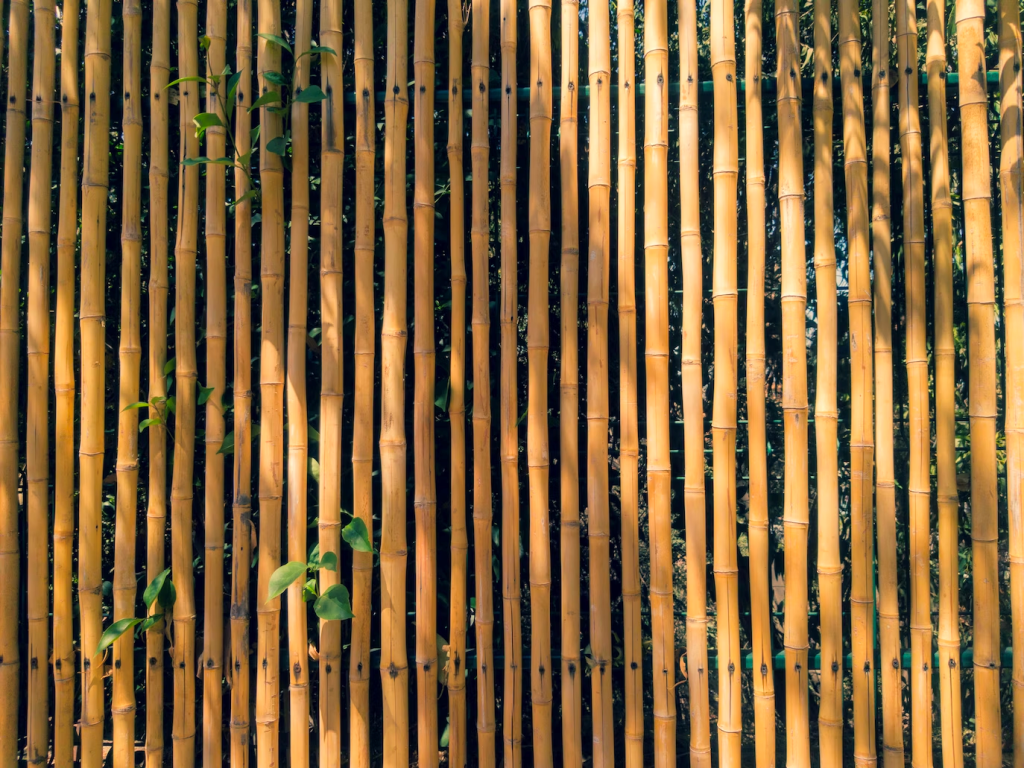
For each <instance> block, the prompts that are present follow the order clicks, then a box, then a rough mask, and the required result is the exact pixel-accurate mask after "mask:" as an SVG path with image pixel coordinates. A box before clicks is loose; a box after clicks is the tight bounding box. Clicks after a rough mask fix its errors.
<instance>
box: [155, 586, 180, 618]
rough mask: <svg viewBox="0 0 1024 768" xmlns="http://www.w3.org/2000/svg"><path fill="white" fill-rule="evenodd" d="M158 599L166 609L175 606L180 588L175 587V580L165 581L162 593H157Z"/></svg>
mask: <svg viewBox="0 0 1024 768" xmlns="http://www.w3.org/2000/svg"><path fill="white" fill-rule="evenodd" d="M156 601H157V602H158V603H160V606H161V607H162V608H163V609H164V610H165V611H169V610H171V608H172V607H174V604H175V603H176V602H177V601H178V590H177V589H175V588H174V582H173V581H171V580H170V579H168V580H167V581H165V582H164V586H163V588H162V589H161V590H160V594H159V595H157V598H156Z"/></svg>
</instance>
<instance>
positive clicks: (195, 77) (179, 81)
mask: <svg viewBox="0 0 1024 768" xmlns="http://www.w3.org/2000/svg"><path fill="white" fill-rule="evenodd" d="M205 82H206V78H205V77H199V76H198V75H190V76H189V77H179V78H178V79H177V80H171V82H169V83H168V84H167V85H165V86H164V90H165V91H166V90H167V89H168V88H173V87H174V86H176V85H181V84H182V83H205Z"/></svg>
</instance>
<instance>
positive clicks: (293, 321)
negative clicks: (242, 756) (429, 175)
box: [285, 0, 338, 768]
mask: <svg viewBox="0 0 1024 768" xmlns="http://www.w3.org/2000/svg"><path fill="white" fill-rule="evenodd" d="M312 32H313V3H312V2H311V1H310V0H301V2H298V3H296V6H295V41H294V48H293V50H294V52H295V57H296V59H295V70H296V71H295V90H296V91H297V92H298V93H301V92H302V91H303V90H305V89H306V88H308V87H309V69H310V64H311V62H312V58H311V57H310V56H303V55H302V54H303V53H306V52H308V51H309V46H310V38H311V36H312ZM291 111H292V113H291V131H292V187H291V192H292V199H291V240H290V251H291V252H290V254H289V255H290V260H289V265H288V266H289V276H288V291H289V293H288V339H287V371H286V374H285V375H286V381H287V385H286V387H285V390H286V395H285V397H286V407H287V418H288V424H287V439H288V470H287V471H288V560H289V561H290V562H302V561H303V558H305V557H306V529H307V527H308V521H307V519H306V517H307V512H306V497H307V490H308V489H307V482H308V480H307V478H308V477H309V466H308V464H309V439H308V435H309V420H308V410H307V407H306V315H307V314H308V311H309V300H308V298H307V291H308V285H307V283H308V280H309V278H308V277H307V275H308V272H309V105H308V104H305V103H303V102H301V101H298V100H295V101H293V102H292V105H291ZM321 476H322V475H321ZM321 551H323V550H321ZM335 554H338V553H337V552H335ZM304 589H305V580H304V579H297V580H296V581H295V582H294V583H293V584H292V585H291V586H290V587H289V588H288V667H287V672H286V674H287V677H288V714H289V728H288V730H289V736H290V739H289V748H290V749H289V751H290V754H289V762H290V764H291V765H292V766H294V768H308V766H309V651H308V643H309V640H308V636H309V632H308V627H307V618H306V616H307V609H308V606H307V605H306V602H305V600H303V597H302V593H303V590H304Z"/></svg>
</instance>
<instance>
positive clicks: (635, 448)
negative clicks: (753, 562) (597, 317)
mask: <svg viewBox="0 0 1024 768" xmlns="http://www.w3.org/2000/svg"><path fill="white" fill-rule="evenodd" d="M633 15H634V7H633V2H632V0H625V1H624V2H622V3H620V4H619V8H618V14H617V20H618V45H619V94H620V101H619V126H618V128H619V179H618V182H619V186H618V264H617V270H618V306H617V307H616V311H617V313H618V320H619V420H620V425H621V432H620V441H621V442H620V446H619V488H620V494H621V504H622V608H623V653H624V658H623V662H624V672H625V688H626V722H625V744H626V766H627V768H639V766H641V765H643V760H644V687H643V686H644V678H643V633H642V630H641V623H640V612H641V606H640V600H641V597H640V427H639V424H638V416H637V407H638V406H637V370H636V366H637V359H636V356H637V338H636V88H635V86H636V41H635V40H634V37H635V32H634V20H633Z"/></svg>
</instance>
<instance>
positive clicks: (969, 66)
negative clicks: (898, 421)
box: [956, 0, 1003, 765]
mask: <svg viewBox="0 0 1024 768" xmlns="http://www.w3.org/2000/svg"><path fill="white" fill-rule="evenodd" d="M956 37H957V41H956V42H957V51H958V55H959V65H960V123H961V141H962V158H963V201H964V223H965V227H964V231H965V234H964V242H965V245H966V251H967V275H968V281H967V338H968V342H967V351H968V356H969V362H970V365H969V369H968V372H969V377H968V398H969V403H970V418H971V425H970V428H971V543H972V551H973V558H974V617H973V619H974V692H975V698H974V700H975V702H976V705H975V707H976V709H975V738H976V743H977V762H978V765H998V764H999V763H1000V761H1001V760H1002V742H1003V733H1002V725H1001V723H1002V721H1001V716H1000V696H999V691H1000V684H999V681H1000V676H1001V671H1000V648H999V599H998V581H999V579H998V533H999V529H998V519H997V518H998V514H997V510H998V506H999V505H998V495H997V484H996V381H997V377H996V376H997V375H996V352H995V285H994V284H995V277H994V271H995V269H994V264H993V256H992V212H991V204H992V191H991V178H990V174H991V165H990V163H989V148H988V124H987V123H988V120H987V118H988V91H987V86H986V82H985V39H986V37H985V7H984V4H983V3H978V2H976V0H959V1H958V2H957V4H956Z"/></svg>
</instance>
